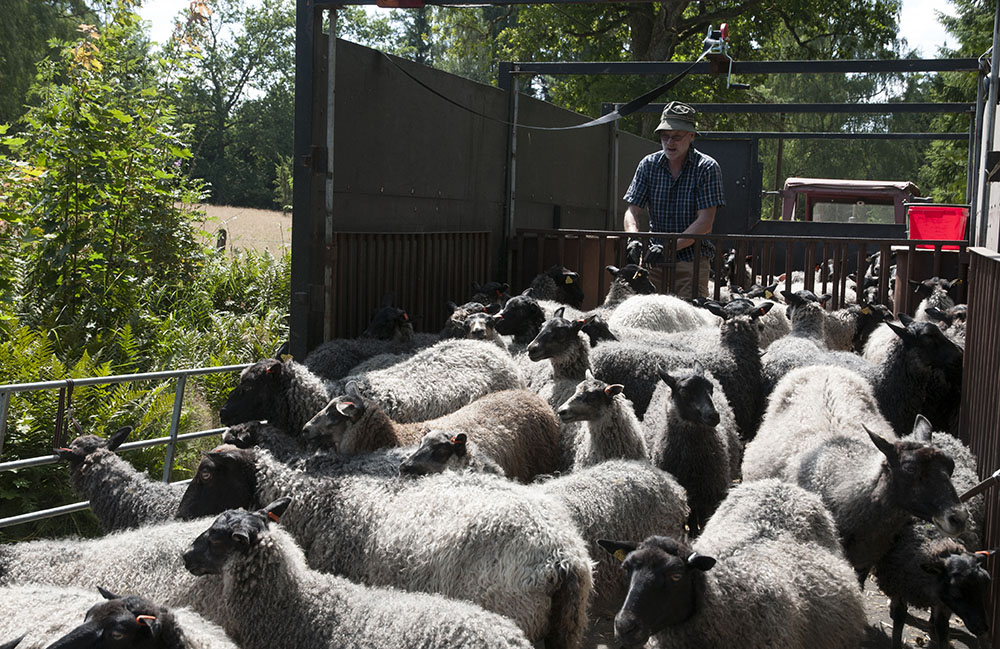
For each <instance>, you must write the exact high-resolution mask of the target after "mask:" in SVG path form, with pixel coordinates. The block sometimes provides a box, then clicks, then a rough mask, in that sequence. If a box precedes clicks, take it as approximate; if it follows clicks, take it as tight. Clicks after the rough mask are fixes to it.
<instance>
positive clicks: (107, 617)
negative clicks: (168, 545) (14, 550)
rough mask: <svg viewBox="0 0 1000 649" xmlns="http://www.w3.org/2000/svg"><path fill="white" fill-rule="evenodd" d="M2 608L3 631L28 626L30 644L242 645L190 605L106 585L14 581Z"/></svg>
mask: <svg viewBox="0 0 1000 649" xmlns="http://www.w3.org/2000/svg"><path fill="white" fill-rule="evenodd" d="M98 591H100V594H98ZM102 598H103V599H102ZM0 608H2V609H3V612H2V613H0V635H4V636H6V635H9V634H10V633H11V632H14V633H20V632H25V631H26V632H27V633H26V635H25V636H24V637H23V638H22V639H21V644H20V645H19V646H20V647H22V648H24V649H42V648H43V647H60V648H69V647H79V646H86V647H93V648H94V649H101V648H104V647H107V648H108V649H110V648H111V647H116V648H120V647H146V648H149V649H153V648H156V649H237V647H236V644H235V643H234V642H233V641H232V640H230V639H229V637H228V636H227V635H226V633H225V631H223V630H222V629H221V628H220V627H219V626H217V625H215V624H213V623H211V622H208V621H207V620H205V619H204V618H203V617H201V616H200V615H198V614H197V613H195V612H194V611H191V610H190V609H186V608H177V609H170V608H167V607H163V606H157V605H156V604H154V603H152V602H150V601H149V600H147V599H145V598H143V597H139V596H136V595H129V596H126V597H121V596H118V595H115V594H113V593H110V592H108V591H107V590H105V589H103V588H100V587H98V588H97V591H95V590H84V589H82V588H70V587H62V586H46V585H39V584H28V585H24V586H8V587H6V588H3V589H0ZM84 614H86V620H85V621H84V622H83V624H82V625H81V624H80V623H79V620H82V619H83V618H84ZM102 634H103V638H102Z"/></svg>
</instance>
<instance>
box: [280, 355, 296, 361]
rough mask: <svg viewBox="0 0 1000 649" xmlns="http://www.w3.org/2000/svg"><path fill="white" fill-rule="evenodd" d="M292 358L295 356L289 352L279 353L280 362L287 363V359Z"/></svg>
mask: <svg viewBox="0 0 1000 649" xmlns="http://www.w3.org/2000/svg"><path fill="white" fill-rule="evenodd" d="M293 358H295V357H294V356H292V355H291V354H282V355H281V362H282V363H287V362H288V361H290V360H292V359H293Z"/></svg>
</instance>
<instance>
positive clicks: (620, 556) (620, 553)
mask: <svg viewBox="0 0 1000 649" xmlns="http://www.w3.org/2000/svg"><path fill="white" fill-rule="evenodd" d="M612 556H614V558H615V559H618V560H619V561H625V557H627V556H628V554H627V553H626V552H625V550H622V549H621V548H618V549H617V550H615V553H614V554H613V555H612Z"/></svg>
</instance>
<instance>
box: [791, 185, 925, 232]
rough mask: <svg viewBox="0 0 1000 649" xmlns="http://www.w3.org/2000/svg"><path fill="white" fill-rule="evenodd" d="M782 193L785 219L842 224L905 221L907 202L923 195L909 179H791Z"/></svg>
mask: <svg viewBox="0 0 1000 649" xmlns="http://www.w3.org/2000/svg"><path fill="white" fill-rule="evenodd" d="M779 193H780V195H781V218H782V220H784V221H828V222H840V223H905V222H906V208H905V206H904V203H911V202H914V201H915V200H919V198H920V189H919V188H918V187H917V186H916V185H914V184H913V183H911V182H909V181H905V180H898V181H897V180H845V179H837V178H789V179H787V180H786V181H785V186H784V188H783V189H782V190H781V192H779ZM800 197H802V198H801V199H800Z"/></svg>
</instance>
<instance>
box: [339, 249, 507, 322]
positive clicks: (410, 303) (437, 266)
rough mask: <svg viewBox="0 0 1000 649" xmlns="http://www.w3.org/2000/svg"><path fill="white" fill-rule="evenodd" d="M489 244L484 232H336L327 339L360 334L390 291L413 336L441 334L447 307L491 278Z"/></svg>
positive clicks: (465, 297) (464, 298) (460, 300)
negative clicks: (403, 311) (409, 322)
mask: <svg viewBox="0 0 1000 649" xmlns="http://www.w3.org/2000/svg"><path fill="white" fill-rule="evenodd" d="M490 239H491V234H490V233H489V232H385V233H383V232H338V233H336V235H335V236H334V243H333V248H332V250H331V251H330V252H329V254H330V255H331V258H330V263H331V264H332V267H333V284H332V289H331V294H330V295H329V296H328V299H330V300H331V301H332V302H331V303H332V306H333V308H332V315H333V326H332V329H331V333H332V337H334V338H353V337H356V336H358V335H360V334H361V332H363V331H364V330H365V328H366V327H367V326H368V323H369V322H370V320H371V316H372V313H373V312H374V311H375V310H376V309H378V307H379V306H380V305H381V303H382V297H383V296H384V295H385V294H387V293H389V292H392V293H393V295H394V300H393V304H394V306H398V307H400V308H402V309H406V311H407V313H408V314H410V317H411V318H412V319H413V325H414V328H415V329H416V330H417V331H433V332H436V331H440V330H441V328H442V326H443V325H444V320H445V318H446V317H447V316H448V315H449V312H448V310H447V307H446V304H447V302H448V301H454V302H458V303H462V302H464V301H466V300H467V299H468V297H469V296H471V284H472V282H479V283H483V282H486V281H489V280H490V279H492V278H490V277H489V276H488V275H489V272H490V268H491V262H492V255H493V254H494V253H493V249H492V246H491V245H490Z"/></svg>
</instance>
